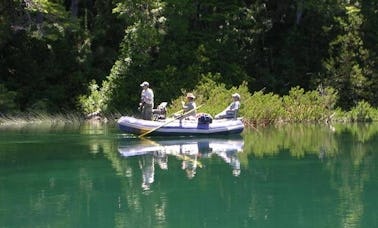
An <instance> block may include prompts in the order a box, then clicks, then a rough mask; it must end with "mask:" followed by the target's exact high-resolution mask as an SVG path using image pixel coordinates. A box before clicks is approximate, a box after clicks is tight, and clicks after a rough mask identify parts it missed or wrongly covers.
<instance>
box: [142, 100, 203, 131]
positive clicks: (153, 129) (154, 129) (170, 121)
mask: <svg viewBox="0 0 378 228" xmlns="http://www.w3.org/2000/svg"><path fill="white" fill-rule="evenodd" d="M200 107H202V105H200V106H198V107H197V108H195V109H192V110H189V111H187V112H185V113H184V114H182V115H181V116H185V115H187V114H189V113H191V112H194V111H195V110H197V109H199V108H200ZM181 116H178V117H175V118H173V119H172V120H169V121H167V122H165V123H163V124H161V125H159V126H157V127H155V128H152V129H151V130H149V131H147V132H144V133H143V134H141V135H139V138H141V137H143V136H145V135H148V134H150V133H151V132H154V131H156V130H157V129H159V128H161V127H164V126H165V125H167V124H169V123H172V122H173V121H175V120H177V119H179V118H180V117H181Z"/></svg>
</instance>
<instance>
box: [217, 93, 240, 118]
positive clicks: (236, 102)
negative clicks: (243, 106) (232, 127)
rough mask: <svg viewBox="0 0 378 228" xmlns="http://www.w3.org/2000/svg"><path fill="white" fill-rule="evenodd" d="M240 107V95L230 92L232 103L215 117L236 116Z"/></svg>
mask: <svg viewBox="0 0 378 228" xmlns="http://www.w3.org/2000/svg"><path fill="white" fill-rule="evenodd" d="M239 108H240V95H239V94H238V93H234V94H232V103H231V104H230V105H229V106H228V107H227V108H226V109H225V110H223V111H222V112H221V113H219V114H217V115H215V119H232V118H237V117H238V111H239Z"/></svg>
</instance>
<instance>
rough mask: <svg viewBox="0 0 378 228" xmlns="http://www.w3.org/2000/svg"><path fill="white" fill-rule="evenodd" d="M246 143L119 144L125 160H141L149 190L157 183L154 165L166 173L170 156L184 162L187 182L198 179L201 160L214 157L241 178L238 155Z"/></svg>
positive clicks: (224, 140) (222, 140)
mask: <svg viewBox="0 0 378 228" xmlns="http://www.w3.org/2000/svg"><path fill="white" fill-rule="evenodd" d="M243 144H244V141H243V140H242V139H238V140H227V139H189V140H188V139H181V140H165V141H151V140H144V141H141V142H139V143H137V144H125V145H120V146H119V148H118V150H119V152H120V154H121V155H122V156H124V157H133V156H138V157H139V159H140V160H139V166H140V169H141V171H142V188H143V189H146V190H148V189H149V188H150V185H151V184H152V183H153V182H154V180H155V179H154V174H155V165H156V164H157V165H159V167H160V169H162V170H167V169H168V157H169V156H171V157H175V158H176V159H178V160H180V161H181V169H182V170H184V171H185V174H186V176H187V178H188V179H192V178H194V177H195V176H196V174H197V169H198V168H203V164H202V162H201V160H203V159H205V158H211V157H212V156H213V155H214V156H218V157H220V158H222V159H223V160H224V161H225V162H226V163H227V164H229V165H230V166H231V167H232V173H233V175H234V176H239V175H240V161H239V159H238V155H237V154H238V152H241V151H242V148H243Z"/></svg>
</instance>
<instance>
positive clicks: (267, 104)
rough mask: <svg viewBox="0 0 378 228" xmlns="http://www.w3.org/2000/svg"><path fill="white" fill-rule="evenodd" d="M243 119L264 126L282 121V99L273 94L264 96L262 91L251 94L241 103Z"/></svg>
mask: <svg viewBox="0 0 378 228" xmlns="http://www.w3.org/2000/svg"><path fill="white" fill-rule="evenodd" d="M243 107H244V108H243V109H242V110H243V111H242V113H244V117H245V119H248V120H250V121H252V122H255V123H257V124H258V125H266V124H271V123H274V122H278V121H280V120H281V119H282V116H283V113H284V109H283V105H282V98H281V97H279V96H278V95H276V94H273V93H267V94H264V93H263V91H258V92H255V93H253V95H252V96H250V97H246V98H245V100H244V101H243Z"/></svg>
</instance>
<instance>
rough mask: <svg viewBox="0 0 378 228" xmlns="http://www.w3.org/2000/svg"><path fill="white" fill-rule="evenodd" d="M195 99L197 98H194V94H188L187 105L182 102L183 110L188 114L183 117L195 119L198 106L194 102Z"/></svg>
mask: <svg viewBox="0 0 378 228" xmlns="http://www.w3.org/2000/svg"><path fill="white" fill-rule="evenodd" d="M195 98H196V97H195V96H194V94H193V93H188V94H186V99H187V102H186V103H185V102H184V101H181V103H182V109H183V111H184V113H186V114H185V115H184V116H183V117H195V116H196V114H197V113H196V108H197V105H196V103H195V102H194V99H195Z"/></svg>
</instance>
